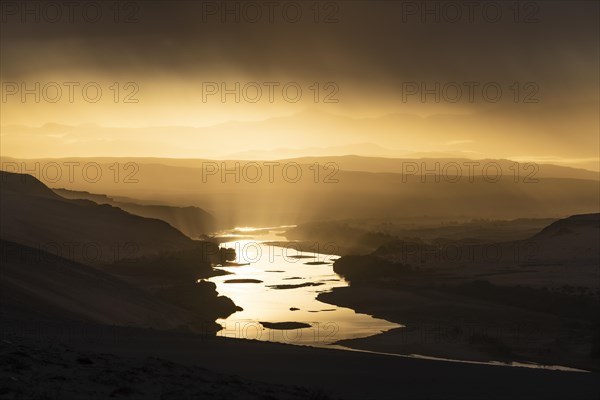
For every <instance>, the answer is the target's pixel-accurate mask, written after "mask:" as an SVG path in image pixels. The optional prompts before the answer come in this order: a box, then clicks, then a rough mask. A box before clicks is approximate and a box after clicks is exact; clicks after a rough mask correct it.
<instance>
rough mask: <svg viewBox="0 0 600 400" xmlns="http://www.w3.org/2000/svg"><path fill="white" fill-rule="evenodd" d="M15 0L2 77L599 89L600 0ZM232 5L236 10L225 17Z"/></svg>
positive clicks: (5, 29)
mask: <svg viewBox="0 0 600 400" xmlns="http://www.w3.org/2000/svg"><path fill="white" fill-rule="evenodd" d="M6 3H9V4H10V3H11V2H5V3H4V4H3V10H2V12H3V14H2V19H3V23H2V79H4V80H16V79H25V78H28V79H31V77H35V76H39V75H40V74H41V73H43V72H47V71H61V70H75V71H83V72H85V71H91V72H93V73H98V72H102V73H107V74H112V73H115V74H123V73H126V74H130V75H131V74H133V75H139V76H146V75H150V76H155V77H156V76H160V77H167V78H168V77H178V78H183V79H185V78H186V77H196V76H198V75H200V74H206V73H214V72H215V71H220V70H227V69H230V70H233V71H236V72H237V73H241V74H243V75H244V76H246V77H248V76H250V77H256V78H257V79H263V80H264V79H269V78H273V77H275V78H276V77H278V76H286V77H288V78H291V79H297V80H302V79H328V80H339V81H342V82H345V84H346V85H352V86H355V87H365V88H366V89H367V90H368V91H371V92H374V93H376V92H378V91H380V92H381V93H389V92H390V91H391V92H394V91H395V90H396V89H397V88H398V87H399V85H401V82H403V81H413V80H414V81H428V82H431V81H441V82H448V81H458V82H461V81H472V80H480V81H507V82H508V81H514V80H518V81H535V82H538V83H539V85H540V87H542V88H543V89H546V90H547V93H551V95H552V96H555V97H556V98H563V99H569V100H575V98H576V97H589V96H593V95H594V93H595V91H594V88H595V87H597V79H598V78H597V69H598V3H597V2H591V1H590V2H587V1H586V2H567V1H548V2H529V3H521V4H529V5H530V6H523V5H521V6H519V9H518V10H515V9H514V3H513V2H484V3H482V4H484V5H485V4H487V6H486V7H485V8H484V7H483V6H473V2H468V1H466V2H460V1H458V2H428V3H422V2H402V1H371V2H367V1H344V2H320V3H317V2H311V1H304V2H297V3H293V2H282V3H280V5H279V6H273V5H272V4H273V2H254V4H258V6H259V8H260V10H261V12H262V14H263V15H262V17H261V18H259V19H258V22H255V23H253V22H251V21H249V20H248V15H251V16H255V15H256V14H255V13H254V11H252V12H250V11H248V10H246V14H244V11H243V10H244V2H235V1H234V2H225V3H223V2H214V1H208V2H202V1H195V2H194V1H169V2H166V1H147V2H121V3H119V6H118V7H117V8H118V11H119V14H118V18H116V17H115V15H116V14H115V5H114V4H115V3H113V2H100V3H101V10H102V11H101V12H102V18H96V17H95V15H96V14H94V13H92V12H89V14H90V15H91V17H90V15H87V16H86V15H84V13H83V9H84V7H83V6H82V7H81V8H79V7H77V8H75V11H73V12H72V14H69V13H68V11H70V10H66V9H64V8H63V10H62V17H61V18H60V19H58V18H57V19H58V22H48V21H47V20H45V18H46V19H47V18H48V16H47V15H46V16H44V15H41V21H40V22H36V21H35V15H34V14H35V13H34V11H35V9H36V5H37V6H38V7H39V8H38V12H39V13H40V14H42V13H43V11H42V10H43V9H44V4H45V3H43V2H30V4H29V14H27V13H23V10H22V9H21V7H23V6H22V5H21V4H22V3H17V2H12V3H17V9H14V8H10V7H12V6H10V7H7V6H6ZM56 3H58V4H61V2H56ZM65 3H69V2H65ZM86 3H91V4H96V3H94V2H85V1H84V2H83V4H86ZM100 3H98V4H100ZM292 3H293V4H299V5H300V8H301V10H302V17H301V18H299V21H298V22H295V23H292V22H289V21H290V20H292V19H293V18H292V17H293V16H294V13H292V12H288V14H289V15H288V16H285V15H284V14H283V11H282V10H283V6H282V5H281V4H292ZM423 4H427V5H426V6H424V5H423ZM449 4H450V5H452V7H454V8H452V7H451V6H449ZM269 5H270V6H269ZM315 5H316V6H317V7H318V8H319V13H320V14H319V16H318V18H317V19H319V20H320V22H319V23H315V14H314V12H315V11H314V7H315ZM223 7H228V9H229V10H230V11H231V10H233V12H232V13H229V14H220V11H222V9H223ZM236 7H237V8H236ZM294 7H295V6H294ZM423 7H426V8H423ZM92 9H93V7H92ZM236 9H237V10H239V12H238V13H237V15H236V12H235V10H236ZM271 9H272V10H273V11H272V14H270V12H271V11H270V10H271ZM484 9H485V12H484ZM31 10H34V11H31ZM428 10H429V11H428ZM457 10H458V12H460V13H461V14H462V16H461V17H460V18H457V14H456V12H457ZM490 10H491V11H490ZM497 10H500V12H501V13H502V14H501V17H498V18H497V15H498V14H497ZM288 11H289V10H288ZM517 11H518V12H519V14H516V13H517ZM46 12H49V11H48V10H47V11H46ZM54 15H55V14H52V16H54ZM290 15H291V16H292V17H290ZM328 17H331V20H326V19H327V18H328ZM90 18H91V19H94V18H96V19H98V21H97V22H89V20H90ZM237 18H239V22H236V19H237ZM115 19H117V20H118V22H115ZM223 19H224V20H225V22H224V23H223ZM454 19H456V20H457V21H456V22H453V20H454ZM515 19H517V20H518V21H517V22H515ZM336 21H337V22H336ZM23 22H24V23H23ZM596 92H597V90H596ZM596 94H597V93H596Z"/></svg>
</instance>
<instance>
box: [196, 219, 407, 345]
mask: <svg viewBox="0 0 600 400" xmlns="http://www.w3.org/2000/svg"><path fill="white" fill-rule="evenodd" d="M285 229H286V227H275V228H237V229H235V230H234V231H231V232H223V233H222V235H223V236H224V237H226V238H227V239H226V240H227V241H225V242H223V243H222V244H221V247H223V248H232V249H234V250H235V251H236V259H235V263H237V264H247V265H231V266H225V265H224V266H217V269H220V270H223V271H227V272H230V273H231V274H228V275H221V276H217V277H213V278H210V279H208V280H209V281H210V282H214V283H215V284H216V285H217V291H218V292H219V294H220V295H223V296H227V297H229V298H231V299H232V300H233V302H234V303H235V304H236V305H238V306H240V307H242V308H243V309H244V310H243V311H238V312H236V313H233V314H232V315H230V316H229V317H227V318H225V319H219V320H217V323H219V324H221V325H222V326H223V329H222V330H221V331H220V332H219V333H218V335H220V336H226V337H232V338H243V339H255V340H262V341H271V342H280V343H289V344H301V345H308V346H316V347H332V344H333V343H334V342H336V341H338V340H343V339H353V338H360V337H366V336H370V335H375V334H378V333H381V332H384V331H387V330H390V329H392V328H396V327H400V326H401V325H398V324H395V323H392V322H389V321H385V320H382V319H378V318H373V317H371V316H370V315H366V314H360V313H357V312H355V311H354V310H352V309H349V308H344V307H338V306H334V305H331V304H326V303H322V302H320V301H318V300H317V299H316V297H317V295H318V294H319V293H321V292H327V291H330V290H331V289H333V288H336V287H344V286H348V282H347V281H345V280H344V279H343V278H342V277H340V276H339V275H338V274H336V273H335V272H334V271H333V262H334V261H335V260H336V259H337V258H338V257H337V256H335V255H333V254H326V253H324V252H322V251H324V250H326V249H319V248H318V245H316V244H315V246H313V247H312V249H313V250H310V251H306V250H305V251H304V252H301V251H298V250H297V246H295V245H294V244H293V243H290V244H289V245H288V246H284V247H281V246H272V245H269V244H266V243H267V242H272V241H284V240H285V238H284V237H283V236H281V234H282V233H283V232H284V231H285ZM228 239H230V240H228ZM228 281H230V282H228ZM231 281H233V282H231ZM281 285H284V286H281ZM265 322H266V323H267V324H266V325H268V326H270V325H269V324H270V323H276V324H278V323H289V322H293V323H301V324H305V325H304V326H303V327H298V328H294V329H279V328H282V327H284V328H287V326H275V329H271V328H268V327H265V325H264V324H263V323H265ZM334 347H337V346H334Z"/></svg>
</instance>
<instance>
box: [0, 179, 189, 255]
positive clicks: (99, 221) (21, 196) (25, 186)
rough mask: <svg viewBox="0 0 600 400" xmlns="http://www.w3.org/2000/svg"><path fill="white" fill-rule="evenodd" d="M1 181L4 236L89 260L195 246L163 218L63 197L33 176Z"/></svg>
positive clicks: (0, 205)
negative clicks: (135, 213)
mask: <svg viewBox="0 0 600 400" xmlns="http://www.w3.org/2000/svg"><path fill="white" fill-rule="evenodd" d="M0 179H1V183H2V185H1V186H0V194H1V196H2V202H1V203H0V216H1V219H2V225H1V227H0V237H1V238H2V239H4V240H9V241H13V242H16V243H20V244H23V245H27V246H30V247H33V248H38V249H42V250H46V251H49V252H51V253H53V254H57V255H62V256H64V257H67V258H69V259H72V260H75V261H80V262H84V263H88V264H89V263H94V262H99V263H111V262H114V261H117V260H119V259H122V258H134V257H140V256H145V255H151V254H158V253H160V252H164V251H174V250H180V249H184V248H188V247H190V246H191V245H193V241H191V240H190V239H189V238H187V237H186V236H185V235H184V234H182V233H181V232H179V231H178V230H176V229H175V228H173V227H172V226H170V225H169V224H167V223H166V222H164V221H160V220H157V219H150V218H143V217H139V216H137V215H132V214H129V213H127V212H125V211H123V210H121V209H119V208H116V207H112V206H110V205H98V204H96V203H94V202H92V201H88V200H68V199H65V198H62V197H60V196H58V195H57V194H55V193H54V192H53V191H52V190H50V189H49V188H48V187H46V186H45V185H44V184H42V183H41V182H40V181H38V180H37V179H35V178H33V177H31V176H28V175H22V174H13V173H8V172H0Z"/></svg>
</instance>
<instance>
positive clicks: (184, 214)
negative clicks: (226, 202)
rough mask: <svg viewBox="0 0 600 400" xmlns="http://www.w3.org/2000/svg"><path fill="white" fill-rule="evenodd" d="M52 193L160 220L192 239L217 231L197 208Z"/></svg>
mask: <svg viewBox="0 0 600 400" xmlns="http://www.w3.org/2000/svg"><path fill="white" fill-rule="evenodd" d="M54 192H55V193H58V194H59V195H60V196H62V197H64V198H67V199H87V200H91V201H93V202H95V203H98V204H110V205H111V206H114V207H118V208H120V209H122V210H125V211H127V212H129V213H131V214H135V215H139V216H142V217H146V218H156V219H160V220H162V221H165V222H168V223H169V224H170V225H172V226H173V227H175V228H177V229H178V230H180V231H181V232H183V233H185V234H186V235H188V236H190V237H192V238H194V237H199V236H201V235H206V234H210V233H213V232H214V231H215V230H216V229H217V224H216V221H215V219H214V217H213V216H212V215H210V214H209V213H207V212H206V211H204V210H203V209H201V208H199V207H191V206H190V207H175V206H166V205H154V204H137V203H134V202H129V201H128V202H126V201H121V200H116V199H114V198H112V197H109V196H106V195H103V194H95V193H89V192H84V191H75V190H67V189H54Z"/></svg>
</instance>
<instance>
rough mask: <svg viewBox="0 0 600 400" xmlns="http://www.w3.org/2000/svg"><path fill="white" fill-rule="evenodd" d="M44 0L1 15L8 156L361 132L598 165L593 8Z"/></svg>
mask: <svg viewBox="0 0 600 400" xmlns="http://www.w3.org/2000/svg"><path fill="white" fill-rule="evenodd" d="M52 4H54V5H51V4H50V3H44V2H32V3H29V5H25V3H21V2H15V1H12V2H11V1H7V2H3V3H2V8H1V9H0V11H1V14H0V18H1V22H2V26H1V38H0V41H1V45H2V46H1V61H0V67H1V69H0V83H1V84H2V99H1V101H2V102H1V108H2V109H1V111H2V112H1V116H0V119H1V121H0V125H1V127H2V128H1V129H2V137H1V142H0V143H1V145H2V146H1V148H0V153H1V154H2V155H5V156H16V157H66V156H98V155H119V156H121V155H123V156H127V155H130V156H156V157H195V156H197V157H215V158H219V157H226V156H228V155H231V154H236V153H240V152H248V151H254V150H255V151H265V150H268V151H271V152H272V154H274V157H276V155H277V149H280V150H281V149H296V150H301V149H309V148H313V149H314V148H321V149H328V148H333V147H336V150H335V151H338V152H339V151H346V150H342V149H343V148H344V146H350V147H351V148H352V151H353V152H354V153H358V152H360V146H357V144H361V143H369V145H370V146H365V149H366V148H370V149H371V150H369V151H371V152H372V148H373V147H381V148H382V149H383V150H382V154H384V153H385V154H386V155H390V154H391V155H406V154H411V153H423V152H425V153H426V152H432V153H433V152H436V153H440V152H441V153H444V152H446V153H448V154H452V155H456V154H461V155H464V156H472V157H481V158H485V157H487V158H509V157H510V158H514V159H523V160H533V161H539V160H551V161H552V162H556V163H560V164H565V165H572V166H580V167H585V168H589V169H596V170H597V169H599V168H598V152H599V142H598V141H599V136H600V135H599V125H598V124H599V116H598V109H599V76H598V75H599V73H598V71H599V55H598V51H599V50H598V49H599V47H600V46H599V43H598V41H599V36H600V35H599V4H598V2H595V1H582V2H577V1H544V2H541V1H540V2H520V3H517V5H515V3H514V2H505V1H501V2H493V1H492V2H483V3H472V2H464V1H457V2H440V1H429V2H425V3H424V2H414V1H369V2H367V1H339V2H327V1H321V2H313V1H310V0H306V1H298V2H291V1H282V2H278V3H275V2H268V1H267V2H241V1H225V2H221V1H168V2H166V1H146V2H135V1H132V2H120V3H115V2H93V1H83V2H81V3H79V5H77V6H67V4H69V3H68V2H55V3H52ZM167 127H168V128H167ZM265 127H268V129H267V130H268V132H265ZM299 127H304V128H306V129H307V130H312V132H308V131H307V130H305V131H303V130H302V129H299ZM353 127H355V128H353ZM356 127H361V130H358V128H356ZM144 132H147V134H144ZM307 151H308V150H307ZM322 151H325V152H326V151H327V150H322ZM331 151H334V150H331ZM365 151H366V150H365ZM284 153H285V151H282V152H281V154H284ZM370 155H372V154H370Z"/></svg>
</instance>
